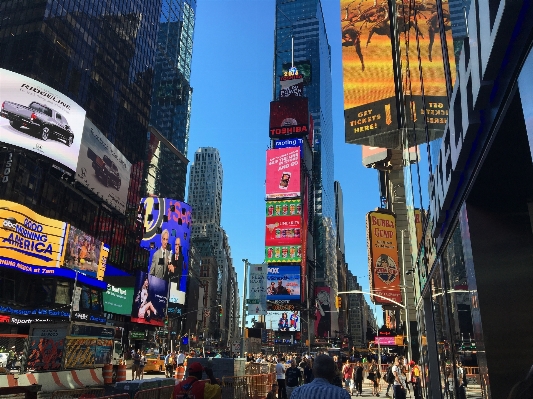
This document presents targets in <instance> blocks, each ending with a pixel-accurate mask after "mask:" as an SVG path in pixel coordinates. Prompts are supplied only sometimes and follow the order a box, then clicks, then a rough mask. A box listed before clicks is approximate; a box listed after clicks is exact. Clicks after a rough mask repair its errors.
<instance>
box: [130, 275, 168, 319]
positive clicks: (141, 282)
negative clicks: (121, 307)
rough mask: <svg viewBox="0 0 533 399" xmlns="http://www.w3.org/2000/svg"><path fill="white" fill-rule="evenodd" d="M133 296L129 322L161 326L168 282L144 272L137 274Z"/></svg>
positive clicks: (165, 306)
mask: <svg viewBox="0 0 533 399" xmlns="http://www.w3.org/2000/svg"><path fill="white" fill-rule="evenodd" d="M133 295H134V297H133V306H132V309H131V321H132V322H133V323H141V324H150V325H153V326H163V324H164V319H165V317H166V314H165V311H166V309H167V295H168V281H165V280H163V279H160V278H157V277H155V276H152V275H150V274H148V273H145V272H137V276H136V279H135V288H134V291H133Z"/></svg>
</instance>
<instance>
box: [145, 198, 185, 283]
mask: <svg viewBox="0 0 533 399" xmlns="http://www.w3.org/2000/svg"><path fill="white" fill-rule="evenodd" d="M141 205H142V208H143V212H144V215H143V216H142V217H143V226H144V233H143V239H142V241H141V247H142V248H145V249H147V250H148V251H150V258H149V261H148V274H149V275H150V276H153V277H157V278H160V279H162V280H165V281H169V280H172V281H175V282H179V286H178V289H179V291H182V292H186V291H187V290H186V288H187V275H188V272H189V247H190V230H191V212H192V208H191V206H190V205H188V204H186V203H184V202H181V201H177V200H173V199H169V198H159V197H148V198H143V199H142V200H141Z"/></svg>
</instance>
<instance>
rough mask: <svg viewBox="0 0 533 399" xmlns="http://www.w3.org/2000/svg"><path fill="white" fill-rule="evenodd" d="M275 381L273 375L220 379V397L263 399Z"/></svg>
mask: <svg viewBox="0 0 533 399" xmlns="http://www.w3.org/2000/svg"><path fill="white" fill-rule="evenodd" d="M275 381H276V374H275V373H269V374H256V375H245V376H242V377H224V378H222V397H223V398H235V399H264V398H266V396H267V393H268V391H270V389H271V388H272V384H273V383H275Z"/></svg>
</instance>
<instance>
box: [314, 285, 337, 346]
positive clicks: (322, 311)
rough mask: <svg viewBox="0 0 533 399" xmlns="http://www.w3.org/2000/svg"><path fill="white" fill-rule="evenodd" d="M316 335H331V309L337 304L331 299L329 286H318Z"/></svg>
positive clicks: (316, 294)
mask: <svg viewBox="0 0 533 399" xmlns="http://www.w3.org/2000/svg"><path fill="white" fill-rule="evenodd" d="M315 298H316V313H315V317H316V319H315V337H316V338H328V337H329V336H330V335H331V311H332V310H333V309H334V307H335V305H334V304H333V302H332V300H331V295H330V289H329V287H316V288H315Z"/></svg>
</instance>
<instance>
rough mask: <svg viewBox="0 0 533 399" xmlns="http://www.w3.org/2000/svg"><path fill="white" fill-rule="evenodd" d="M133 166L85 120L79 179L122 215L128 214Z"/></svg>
mask: <svg viewBox="0 0 533 399" xmlns="http://www.w3.org/2000/svg"><path fill="white" fill-rule="evenodd" d="M130 173H131V163H130V162H129V161H128V160H127V159H126V157H125V156H124V155H123V154H122V153H121V152H120V151H119V150H117V148H116V147H115V146H114V145H113V144H111V142H110V141H109V140H108V139H107V138H106V137H105V136H104V135H103V133H102V132H100V130H98V128H97V127H96V126H95V125H94V124H93V123H92V122H91V121H90V120H89V119H88V118H85V125H84V126H83V136H82V139H81V145H80V155H79V158H78V166H77V168H76V180H78V181H79V182H81V183H82V184H83V185H84V186H85V187H87V188H88V189H89V190H91V191H92V192H93V193H95V194H96V195H98V196H99V197H100V198H102V199H103V200H104V201H106V202H107V203H108V204H109V205H111V206H112V207H113V208H115V209H117V210H118V211H119V212H121V213H125V212H126V201H127V199H128V187H129V185H130Z"/></svg>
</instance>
